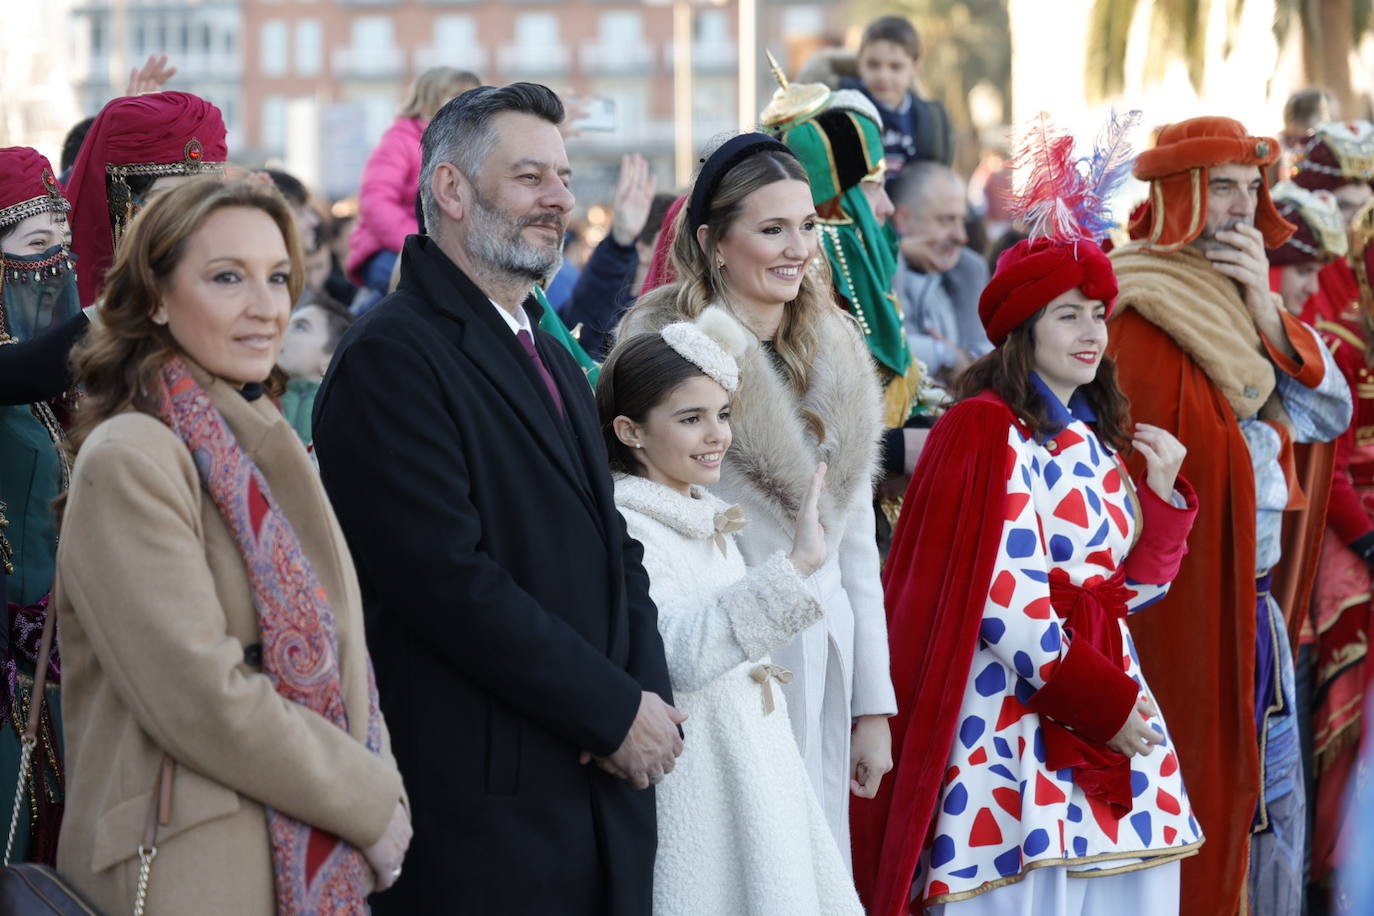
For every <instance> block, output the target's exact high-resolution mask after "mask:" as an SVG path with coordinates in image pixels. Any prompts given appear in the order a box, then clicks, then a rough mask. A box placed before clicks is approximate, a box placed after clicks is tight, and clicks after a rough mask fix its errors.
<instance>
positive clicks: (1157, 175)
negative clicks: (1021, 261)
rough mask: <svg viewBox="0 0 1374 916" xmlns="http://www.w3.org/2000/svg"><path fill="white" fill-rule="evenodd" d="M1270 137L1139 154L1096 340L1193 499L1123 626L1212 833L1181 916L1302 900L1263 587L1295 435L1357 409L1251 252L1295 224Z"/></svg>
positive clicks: (1200, 140)
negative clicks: (1279, 202)
mask: <svg viewBox="0 0 1374 916" xmlns="http://www.w3.org/2000/svg"><path fill="white" fill-rule="evenodd" d="M1279 152H1280V150H1279V144H1278V141H1276V140H1273V139H1271V138H1266V137H1253V136H1250V135H1249V134H1248V133H1247V132H1246V130H1245V128H1244V127H1243V126H1242V125H1241V124H1240V123H1239V122H1237V121H1234V120H1232V119H1230V118H1221V117H1204V118H1193V119H1191V120H1187V121H1182V122H1180V123H1177V124H1172V125H1170V126H1168V127H1166V128H1165V129H1164V130H1162V131H1161V132H1160V134H1159V140H1158V143H1157V145H1156V146H1155V147H1154V148H1153V149H1151V150H1148V151H1146V152H1145V153H1143V154H1142V155H1141V156H1140V158H1139V159H1138V160H1137V163H1136V167H1135V175H1136V177H1137V178H1140V179H1142V180H1145V181H1149V182H1150V197H1149V200H1148V201H1147V202H1146V204H1145V205H1144V206H1143V207H1141V208H1140V209H1139V210H1138V211H1137V213H1136V216H1135V219H1134V220H1133V221H1132V223H1131V235H1132V237H1133V239H1135V241H1133V242H1132V243H1130V244H1129V245H1125V246H1122V247H1121V248H1118V249H1117V250H1115V251H1113V252H1112V255H1111V258H1112V263H1113V266H1114V267H1115V269H1116V276H1117V280H1118V283H1119V284H1120V295H1119V297H1118V299H1117V311H1116V314H1115V316H1114V317H1113V319H1112V322H1111V325H1110V332H1109V333H1110V339H1109V344H1108V351H1109V353H1110V354H1111V355H1112V356H1113V357H1114V358H1115V359H1116V361H1117V364H1118V366H1119V367H1120V384H1121V387H1122V389H1123V390H1124V391H1125V392H1126V394H1127V395H1128V396H1129V397H1130V399H1131V403H1132V413H1133V416H1134V419H1135V420H1136V421H1137V422H1143V423H1150V424H1154V425H1156V426H1160V427H1163V428H1164V429H1166V430H1168V431H1169V432H1171V433H1173V434H1174V435H1175V436H1177V437H1178V438H1179V440H1180V441H1183V442H1187V443H1188V458H1187V459H1186V460H1185V462H1184V467H1183V472H1184V473H1185V474H1186V475H1187V476H1188V479H1189V480H1190V481H1192V483H1193V486H1194V487H1195V488H1196V490H1197V494H1198V503H1199V506H1200V511H1199V513H1198V516H1197V522H1196V524H1195V525H1194V527H1193V532H1192V536H1191V538H1190V542H1189V543H1190V547H1191V553H1190V554H1189V555H1188V556H1187V557H1186V558H1185V559H1184V562H1183V566H1182V569H1181V571H1180V572H1179V575H1178V578H1177V579H1175V581H1174V586H1173V589H1172V590H1171V591H1170V592H1169V594H1168V596H1167V597H1165V598H1164V599H1163V600H1162V601H1160V602H1159V603H1158V604H1156V605H1155V606H1154V607H1153V608H1152V609H1151V611H1150V613H1149V614H1145V615H1141V616H1140V617H1139V618H1135V619H1133V621H1132V624H1131V630H1132V633H1133V635H1134V637H1135V641H1136V644H1137V646H1138V648H1139V652H1140V658H1141V659H1142V661H1143V665H1144V671H1145V674H1146V677H1147V679H1148V680H1149V682H1150V684H1151V685H1153V686H1154V689H1155V692H1156V696H1157V697H1158V699H1159V702H1160V705H1161V708H1162V709H1163V711H1164V713H1165V715H1166V716H1167V717H1168V719H1169V722H1170V724H1171V726H1172V728H1173V733H1174V738H1175V742H1176V744H1177V746H1178V753H1179V758H1180V763H1181V764H1182V767H1183V771H1184V772H1186V773H1187V774H1188V789H1189V795H1190V797H1191V799H1192V802H1193V805H1194V810H1195V812H1196V815H1197V817H1198V819H1199V821H1200V822H1201V825H1202V829H1203V832H1204V833H1205V834H1206V835H1207V843H1206V845H1205V846H1204V847H1203V848H1202V851H1201V854H1200V855H1198V856H1196V857H1195V858H1193V859H1190V860H1188V861H1185V862H1184V864H1183V893H1182V909H1181V912H1182V913H1184V914H1195V916H1227V914H1235V913H1239V912H1242V911H1245V912H1253V913H1256V914H1280V913H1296V912H1298V911H1299V908H1300V900H1301V892H1302V883H1303V882H1302V853H1303V841H1304V835H1305V830H1304V816H1305V815H1304V799H1303V786H1302V763H1301V759H1300V756H1299V750H1298V738H1297V728H1296V710H1295V708H1294V698H1293V657H1292V651H1291V649H1290V644H1289V639H1288V633H1287V628H1286V623H1285V619H1284V616H1283V611H1282V609H1281V608H1280V607H1279V604H1278V602H1277V601H1276V600H1275V598H1274V597H1273V596H1272V595H1271V594H1270V589H1271V582H1272V581H1273V577H1274V574H1275V567H1277V566H1279V563H1280V559H1281V554H1282V552H1283V551H1282V528H1283V519H1284V512H1285V510H1300V509H1303V508H1305V507H1306V505H1307V502H1306V499H1307V497H1306V494H1305V493H1304V492H1303V490H1302V488H1301V487H1300V486H1299V485H1298V480H1297V476H1296V473H1295V467H1294V462H1293V443H1294V442H1318V441H1329V440H1332V439H1334V438H1336V437H1337V436H1339V435H1340V434H1341V432H1343V431H1344V429H1345V427H1346V426H1347V424H1348V423H1349V422H1350V410H1351V407H1350V391H1349V389H1348V387H1347V386H1346V383H1345V379H1344V378H1343V376H1342V374H1341V373H1340V371H1339V370H1338V369H1337V368H1336V367H1335V365H1334V364H1333V362H1332V360H1331V356H1330V354H1329V353H1328V352H1327V351H1326V349H1325V348H1324V347H1323V346H1322V345H1321V343H1320V341H1319V339H1318V337H1317V335H1316V333H1315V332H1314V331H1313V330H1312V328H1310V327H1309V326H1307V325H1305V324H1303V323H1302V321H1300V320H1299V319H1298V318H1296V317H1294V316H1292V315H1290V314H1288V313H1287V312H1286V311H1285V310H1284V309H1283V307H1282V302H1281V299H1280V297H1279V295H1278V294H1277V293H1274V292H1272V291H1271V290H1270V288H1269V263H1268V261H1267V260H1266V258H1265V248H1266V246H1267V247H1270V248H1274V247H1277V246H1279V245H1281V244H1282V243H1283V242H1284V241H1285V240H1286V239H1287V238H1288V237H1289V235H1291V234H1292V232H1293V226H1292V225H1291V224H1289V223H1287V222H1286V221H1284V220H1283V218H1282V217H1280V216H1279V214H1278V212H1277V211H1276V210H1275V208H1274V203H1273V201H1272V200H1271V199H1270V197H1269V189H1268V187H1267V186H1266V184H1265V180H1264V173H1263V169H1264V168H1265V167H1266V166H1268V165H1270V164H1271V163H1273V162H1274V161H1275V159H1277V158H1278V155H1279ZM1137 461H1138V458H1137ZM1290 559H1291V557H1290ZM1279 572H1280V573H1282V572H1283V571H1282V570H1279ZM1247 876H1248V877H1249V882H1248V883H1249V887H1248V889H1247ZM1247 893H1248V895H1249V902H1248V904H1247V902H1246V897H1245V895H1246V894H1247ZM1247 906H1248V909H1247Z"/></svg>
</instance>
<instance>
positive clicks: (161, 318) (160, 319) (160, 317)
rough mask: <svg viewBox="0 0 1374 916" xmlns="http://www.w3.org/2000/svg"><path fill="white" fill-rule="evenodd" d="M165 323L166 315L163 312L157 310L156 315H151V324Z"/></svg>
mask: <svg viewBox="0 0 1374 916" xmlns="http://www.w3.org/2000/svg"><path fill="white" fill-rule="evenodd" d="M166 323H167V316H166V315H164V314H162V313H161V312H158V313H157V314H156V315H154V316H153V324H156V325H164V324H166Z"/></svg>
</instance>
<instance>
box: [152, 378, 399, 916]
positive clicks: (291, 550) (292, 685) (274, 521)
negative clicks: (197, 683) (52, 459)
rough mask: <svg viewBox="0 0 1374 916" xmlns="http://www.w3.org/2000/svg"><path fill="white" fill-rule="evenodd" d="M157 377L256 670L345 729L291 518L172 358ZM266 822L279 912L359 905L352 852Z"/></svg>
mask: <svg viewBox="0 0 1374 916" xmlns="http://www.w3.org/2000/svg"><path fill="white" fill-rule="evenodd" d="M162 383H163V386H164V390H163V398H162V407H161V413H160V416H161V418H162V421H163V422H164V423H166V424H167V425H168V426H169V427H171V429H172V430H173V431H174V432H175V433H176V434H177V435H178V436H180V437H181V439H182V441H183V442H185V443H186V447H187V448H188V449H190V451H191V455H192V456H193V458H194V459H195V462H196V468H197V469H198V470H199V472H200V479H201V483H202V484H203V485H204V487H205V489H206V491H207V492H208V493H209V494H210V498H211V499H212V500H214V503H215V506H216V508H218V509H219V511H220V514H221V515H222V516H223V517H224V521H225V523H226V524H227V525H228V526H229V529H230V531H232V532H233V534H234V540H235V542H236V543H237V544H238V547H239V552H240V553H242V554H243V565H244V569H245V570H246V572H247V573H248V578H249V581H250V582H251V583H252V586H253V599H254V603H255V604H256V605H257V609H258V625H259V627H260V629H261V631H262V646H263V653H262V657H263V671H264V673H265V674H266V675H267V676H268V677H269V678H271V680H272V683H273V685H274V686H275V687H276V688H277V692H278V693H280V694H281V695H282V696H284V697H286V698H287V699H288V700H291V701H292V702H293V703H299V704H301V705H302V706H304V707H306V708H307V709H310V710H312V711H314V712H317V713H319V714H320V715H321V716H323V717H324V718H326V719H328V720H329V721H330V722H333V723H334V724H335V725H337V726H338V727H339V728H341V729H343V730H344V731H347V730H348V710H347V709H346V708H345V706H344V697H343V687H342V685H341V683H340V680H339V644H338V636H337V633H336V630H335V622H334V612H333V610H332V609H331V608H330V606H329V600H328V598H327V597H326V595H325V592H324V588H323V586H321V584H320V580H319V579H318V578H317V577H316V575H315V571H314V569H312V568H311V566H310V561H309V560H308V559H306V556H305V553H304V552H303V551H302V550H301V545H300V541H299V540H298V539H297V538H296V533H295V531H294V530H293V529H292V527H291V523H290V522H289V521H288V520H287V518H286V516H285V515H283V514H282V511H281V509H280V508H279V507H278V506H277V503H276V501H275V500H274V499H273V498H272V493H271V490H269V489H268V486H267V479H266V478H265V477H263V474H262V471H260V470H259V469H258V467H257V465H256V464H254V463H253V460H252V459H251V458H249V457H248V455H247V453H246V452H244V450H243V449H242V448H240V447H239V444H238V441H237V440H236V439H235V438H234V434H233V433H232V432H231V431H230V430H229V426H228V424H227V423H226V422H225V420H224V417H223V416H222V415H221V414H220V412H219V411H218V410H216V409H215V407H214V405H213V404H211V403H210V398H209V396H208V395H207V394H206V393H205V390H204V389H203V388H201V387H200V385H199V384H197V383H196V380H195V379H194V378H192V377H191V374H190V372H189V371H187V368H186V364H185V363H184V362H183V361H182V360H181V359H180V358H179V357H173V358H172V359H171V360H170V361H169V362H168V364H167V365H166V367H165V368H163V370H162ZM367 678H368V727H367V747H368V749H369V750H371V751H372V752H373V753H380V752H381V716H380V714H379V713H378V710H377V691H376V687H375V684H374V683H373V676H372V664H371V661H370V660H369V662H368V672H367ZM267 821H268V831H269V833H270V835H271V838H272V861H273V865H274V869H275V872H276V887H277V913H278V914H279V916H306V914H310V916H336V914H337V916H342V914H354V913H356V914H361V913H364V912H366V904H365V902H364V901H365V898H366V888H367V887H368V886H369V881H368V878H369V869H370V866H369V865H368V864H367V861H366V860H365V859H364V858H363V856H362V853H361V852H359V851H358V850H357V849H355V848H354V847H353V846H350V845H349V844H348V843H345V842H344V841H343V840H340V839H339V838H338V837H335V836H332V835H330V834H326V833H324V832H323V831H320V830H316V829H315V828H313V827H311V826H310V825H309V824H305V823H302V822H301V821H298V820H296V819H295V818H293V817H290V816H288V815H286V814H283V813H281V812H280V811H276V810H273V809H272V808H268V809H267Z"/></svg>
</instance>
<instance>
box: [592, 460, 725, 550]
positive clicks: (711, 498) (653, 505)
mask: <svg viewBox="0 0 1374 916" xmlns="http://www.w3.org/2000/svg"><path fill="white" fill-rule="evenodd" d="M614 478H615V504H616V505H617V506H618V507H620V508H621V509H629V510H630V511H632V512H638V513H639V514H640V515H643V516H645V517H647V518H651V519H653V520H654V521H656V522H660V523H662V524H664V525H666V526H668V527H669V528H671V529H672V530H674V531H676V532H677V533H678V534H681V535H682V536H684V537H689V538H692V539H694V540H697V539H700V540H705V539H706V538H709V537H713V536H714V535H715V533H716V531H717V524H716V517H717V516H719V515H721V514H722V513H724V512H725V511H726V510H727V509H729V508H730V506H729V504H728V503H726V502H725V501H724V500H722V499H721V498H720V497H718V496H716V495H715V494H713V493H711V492H710V491H708V490H706V489H705V488H703V487H698V486H693V487H692V495H691V496H683V495H682V494H681V493H679V492H677V491H676V490H674V489H672V488H670V487H665V486H664V485H663V484H661V483H655V482H654V481H652V480H649V479H647V478H644V477H636V476H635V475H633V474H615V475H614Z"/></svg>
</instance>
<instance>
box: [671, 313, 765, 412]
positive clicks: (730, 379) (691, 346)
mask: <svg viewBox="0 0 1374 916" xmlns="http://www.w3.org/2000/svg"><path fill="white" fill-rule="evenodd" d="M659 333H660V334H661V335H662V336H663V340H664V342H665V343H667V344H668V346H670V347H672V348H673V350H674V351H675V352H676V353H677V355H678V356H681V357H682V358H683V359H685V360H687V361H688V362H689V363H691V364H692V365H694V366H696V367H697V368H698V369H700V370H701V371H702V372H704V373H706V375H707V377H708V378H710V379H711V380H712V381H714V382H716V384H718V385H720V387H722V388H724V389H725V390H726V391H728V392H730V393H731V394H733V393H734V392H735V389H737V388H739V360H740V358H741V357H743V356H744V354H746V353H748V352H749V351H750V350H751V349H752V348H753V347H754V345H755V343H756V341H755V340H754V337H753V335H752V334H750V333H749V332H748V331H746V330H745V329H744V326H743V325H741V324H740V323H739V322H738V321H736V320H735V319H734V318H733V317H731V315H730V313H729V312H727V311H725V309H723V308H721V307H720V306H718V305H708V306H707V307H706V309H705V310H704V311H702V313H701V314H700V315H698V316H697V320H696V321H678V322H674V323H673V324H670V325H668V326H667V327H665V328H664V329H663V330H662V331H660V332H659Z"/></svg>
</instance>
